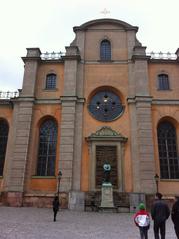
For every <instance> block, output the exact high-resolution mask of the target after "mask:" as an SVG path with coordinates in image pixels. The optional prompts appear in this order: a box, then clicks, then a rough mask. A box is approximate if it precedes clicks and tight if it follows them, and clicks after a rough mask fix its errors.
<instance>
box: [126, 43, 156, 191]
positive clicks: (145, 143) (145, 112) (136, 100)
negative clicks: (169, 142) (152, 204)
mask: <svg viewBox="0 0 179 239" xmlns="http://www.w3.org/2000/svg"><path fill="white" fill-rule="evenodd" d="M145 49H146V48H145V47H142V46H140V45H138V46H135V47H134V49H133V56H132V63H131V64H130V65H129V98H128V104H129V112H130V124H131V125H130V127H131V157H132V165H133V192H135V193H153V192H154V191H155V183H154V175H155V163H154V145H153V138H152V112H151V102H152V98H151V97H150V92H149V80H148V64H147V61H148V57H147V56H146V53H145Z"/></svg>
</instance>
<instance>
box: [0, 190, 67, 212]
mask: <svg viewBox="0 0 179 239" xmlns="http://www.w3.org/2000/svg"><path fill="white" fill-rule="evenodd" d="M54 196H55V195H54V194H33V193H31V194H30V193H29V194H23V193H20V192H1V195H0V204H1V205H3V206H10V207H40V208H50V207H52V201H53V199H54ZM59 198H60V207H61V208H64V209H65V208H68V193H60V196H59Z"/></svg>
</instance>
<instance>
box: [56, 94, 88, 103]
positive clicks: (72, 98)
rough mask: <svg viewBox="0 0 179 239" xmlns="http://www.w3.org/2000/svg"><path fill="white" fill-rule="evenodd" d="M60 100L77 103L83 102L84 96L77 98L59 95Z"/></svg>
mask: <svg viewBox="0 0 179 239" xmlns="http://www.w3.org/2000/svg"><path fill="white" fill-rule="evenodd" d="M60 100H61V102H68V101H76V102H77V103H84V102H85V98H79V97H78V96H60Z"/></svg>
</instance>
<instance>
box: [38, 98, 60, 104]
mask: <svg viewBox="0 0 179 239" xmlns="http://www.w3.org/2000/svg"><path fill="white" fill-rule="evenodd" d="M34 104H36V105H38V104H57V105H59V104H61V100H60V99H36V100H35V102H34Z"/></svg>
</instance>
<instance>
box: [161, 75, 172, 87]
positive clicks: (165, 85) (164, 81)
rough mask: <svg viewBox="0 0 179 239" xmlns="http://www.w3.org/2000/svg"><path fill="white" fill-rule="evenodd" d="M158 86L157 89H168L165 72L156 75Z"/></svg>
mask: <svg viewBox="0 0 179 239" xmlns="http://www.w3.org/2000/svg"><path fill="white" fill-rule="evenodd" d="M158 87H159V90H169V89H170V87H169V79H168V75H166V74H160V75H158Z"/></svg>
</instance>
